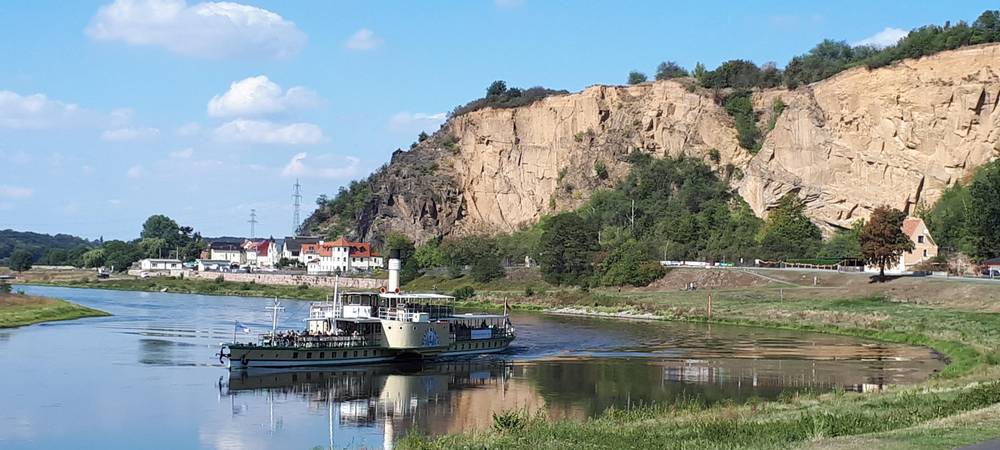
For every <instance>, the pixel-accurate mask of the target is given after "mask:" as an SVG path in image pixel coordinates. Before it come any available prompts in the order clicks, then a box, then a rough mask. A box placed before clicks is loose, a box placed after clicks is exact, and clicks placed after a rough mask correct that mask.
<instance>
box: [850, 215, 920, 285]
mask: <svg viewBox="0 0 1000 450" xmlns="http://www.w3.org/2000/svg"><path fill="white" fill-rule="evenodd" d="M904 219H906V214H904V213H903V212H902V211H900V210H898V209H894V208H889V207H888V206H880V207H878V208H875V211H873V212H872V215H871V217H870V218H869V219H868V222H867V223H865V225H864V226H863V227H862V228H861V235H860V236H859V239H860V240H861V254H862V255H864V258H865V262H867V263H868V264H870V265H874V266H878V270H879V274H878V278H879V281H880V282H882V281H885V267H886V266H888V265H891V264H895V263H896V262H898V261H899V257H900V256H902V255H903V253H905V252H908V251H910V250H913V241H911V240H910V238H909V237H908V236H906V234H905V233H903V220H904Z"/></svg>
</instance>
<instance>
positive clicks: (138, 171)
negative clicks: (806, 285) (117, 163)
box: [125, 164, 146, 178]
mask: <svg viewBox="0 0 1000 450" xmlns="http://www.w3.org/2000/svg"><path fill="white" fill-rule="evenodd" d="M145 174H146V170H145V169H143V168H142V166H140V165H138V164H137V165H134V166H132V167H129V168H128V171H126V172H125V175H126V176H128V177H129V178H141V177H142V176H143V175H145Z"/></svg>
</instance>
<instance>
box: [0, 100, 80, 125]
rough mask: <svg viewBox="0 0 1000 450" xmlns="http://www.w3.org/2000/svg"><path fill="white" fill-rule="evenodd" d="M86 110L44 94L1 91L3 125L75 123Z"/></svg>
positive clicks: (1, 118)
mask: <svg viewBox="0 0 1000 450" xmlns="http://www.w3.org/2000/svg"><path fill="white" fill-rule="evenodd" d="M85 115H86V111H84V110H83V109H81V108H80V107H79V106H77V105H75V104H72V103H63V102H60V101H58V100H51V99H49V98H48V97H47V96H46V95H45V94H32V95H20V94H18V93H16V92H11V91H0V128H13V129H29V130H41V129H46V128H54V127H61V126H67V125H72V124H74V123H76V122H79V121H80V120H82V119H83V118H84V116H85Z"/></svg>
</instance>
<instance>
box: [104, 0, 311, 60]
mask: <svg viewBox="0 0 1000 450" xmlns="http://www.w3.org/2000/svg"><path fill="white" fill-rule="evenodd" d="M85 31H86V33H87V35H88V36H90V38H91V39H94V40H97V41H123V42H125V43H127V44H129V45H135V46H158V47H163V48H165V49H167V50H169V51H171V52H173V53H177V54H180V55H185V56H194V57H200V58H228V57H250V56H264V57H270V58H287V57H290V56H292V55H295V54H297V53H298V52H299V51H300V50H301V49H302V47H303V46H304V45H305V43H306V36H305V34H303V33H302V31H300V30H299V29H298V27H296V26H295V24H294V23H292V22H291V21H289V20H286V19H284V18H283V17H281V16H280V15H278V14H275V13H273V12H271V11H268V10H266V9H262V8H257V7H254V6H249V5H243V4H240V3H233V2H203V3H195V4H191V5H188V4H187V2H186V1H184V0H115V1H114V3H111V4H109V5H105V6H102V7H101V8H100V9H98V10H97V14H95V15H94V17H93V18H92V19H91V21H90V25H89V26H87V29H86V30H85Z"/></svg>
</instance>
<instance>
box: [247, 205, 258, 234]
mask: <svg viewBox="0 0 1000 450" xmlns="http://www.w3.org/2000/svg"><path fill="white" fill-rule="evenodd" d="M247 222H249V223H250V239H251V240H253V239H256V238H257V235H256V234H255V233H256V230H255V229H254V227H255V226H256V225H257V210H256V209H251V210H250V220H248V221H247Z"/></svg>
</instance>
